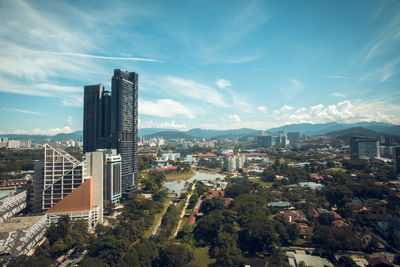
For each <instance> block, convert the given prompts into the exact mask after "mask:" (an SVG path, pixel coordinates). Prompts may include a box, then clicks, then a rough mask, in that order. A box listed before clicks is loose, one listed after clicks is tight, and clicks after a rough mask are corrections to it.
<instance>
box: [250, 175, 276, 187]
mask: <svg viewBox="0 0 400 267" xmlns="http://www.w3.org/2000/svg"><path fill="white" fill-rule="evenodd" d="M249 180H250V181H252V182H254V183H257V184H259V185H261V186H263V187H271V186H272V185H273V184H274V183H273V182H264V181H261V179H260V178H257V177H251V178H249Z"/></svg>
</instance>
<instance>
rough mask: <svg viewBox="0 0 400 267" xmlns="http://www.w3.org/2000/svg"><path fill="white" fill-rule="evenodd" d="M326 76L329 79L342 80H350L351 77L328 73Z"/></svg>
mask: <svg viewBox="0 0 400 267" xmlns="http://www.w3.org/2000/svg"><path fill="white" fill-rule="evenodd" d="M325 77H326V78H329V79H342V80H350V77H347V76H342V75H326V76H325Z"/></svg>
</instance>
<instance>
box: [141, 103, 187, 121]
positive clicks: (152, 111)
mask: <svg viewBox="0 0 400 267" xmlns="http://www.w3.org/2000/svg"><path fill="white" fill-rule="evenodd" d="M139 114H142V115H151V116H156V117H161V118H169V117H173V116H176V115H185V116H187V117H189V118H191V119H193V118H194V117H195V114H194V112H193V111H192V110H190V109H189V108H188V107H186V106H185V105H182V104H181V103H179V102H176V101H174V100H172V99H159V100H155V101H150V100H143V99H139Z"/></svg>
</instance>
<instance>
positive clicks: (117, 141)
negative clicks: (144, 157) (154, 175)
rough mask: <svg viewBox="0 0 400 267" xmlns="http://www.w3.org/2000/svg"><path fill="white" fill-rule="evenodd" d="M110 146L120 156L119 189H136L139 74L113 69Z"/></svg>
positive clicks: (126, 191)
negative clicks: (120, 186)
mask: <svg viewBox="0 0 400 267" xmlns="http://www.w3.org/2000/svg"><path fill="white" fill-rule="evenodd" d="M111 136H112V144H111V147H112V148H116V149H117V151H118V153H119V154H121V158H122V190H123V192H125V193H128V192H131V191H135V190H136V189H137V179H138V163H137V140H138V74H137V73H135V72H127V71H124V70H120V69H115V70H114V76H113V77H112V96H111Z"/></svg>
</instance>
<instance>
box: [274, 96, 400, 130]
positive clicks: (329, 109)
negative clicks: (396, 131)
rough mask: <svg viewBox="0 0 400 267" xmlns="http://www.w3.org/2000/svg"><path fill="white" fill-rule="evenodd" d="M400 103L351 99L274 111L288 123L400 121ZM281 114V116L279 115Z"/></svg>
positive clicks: (279, 118)
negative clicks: (293, 109) (291, 110)
mask: <svg viewBox="0 0 400 267" xmlns="http://www.w3.org/2000/svg"><path fill="white" fill-rule="evenodd" d="M399 114H400V105H397V104H391V103H388V101H386V100H379V99H377V100H368V101H356V102H354V103H352V102H350V101H349V100H345V101H342V102H339V103H337V104H333V105H328V106H324V105H322V104H318V105H314V106H311V107H310V108H309V109H307V108H301V109H298V110H297V111H296V112H286V113H274V115H275V119H277V120H280V121H284V122H285V123H286V124H291V123H299V122H309V123H326V122H333V121H334V122H344V123H352V122H358V121H381V122H389V123H394V124H398V123H400V116H399ZM278 115H279V116H278Z"/></svg>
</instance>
